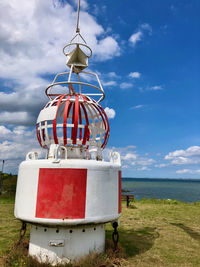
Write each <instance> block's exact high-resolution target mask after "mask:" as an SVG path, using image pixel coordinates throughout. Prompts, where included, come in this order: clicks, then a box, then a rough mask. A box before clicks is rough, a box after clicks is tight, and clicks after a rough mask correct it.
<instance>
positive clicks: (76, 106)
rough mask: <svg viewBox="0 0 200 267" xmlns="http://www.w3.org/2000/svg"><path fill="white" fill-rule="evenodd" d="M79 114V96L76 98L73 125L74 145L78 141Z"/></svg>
mask: <svg viewBox="0 0 200 267" xmlns="http://www.w3.org/2000/svg"><path fill="white" fill-rule="evenodd" d="M78 114H79V96H78V95H76V96H75V104H74V108H73V122H72V123H73V124H74V127H73V129H72V141H73V145H75V144H76V139H77V130H78Z"/></svg>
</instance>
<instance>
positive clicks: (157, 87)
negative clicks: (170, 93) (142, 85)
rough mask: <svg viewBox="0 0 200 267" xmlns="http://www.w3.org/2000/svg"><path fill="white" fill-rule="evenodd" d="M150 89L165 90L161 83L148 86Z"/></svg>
mask: <svg viewBox="0 0 200 267" xmlns="http://www.w3.org/2000/svg"><path fill="white" fill-rule="evenodd" d="M148 90H152V91H159V90H163V87H162V86H161V85H155V86H151V87H148Z"/></svg>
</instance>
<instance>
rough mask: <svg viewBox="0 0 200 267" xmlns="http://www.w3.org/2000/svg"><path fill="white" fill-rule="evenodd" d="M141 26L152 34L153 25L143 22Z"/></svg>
mask: <svg viewBox="0 0 200 267" xmlns="http://www.w3.org/2000/svg"><path fill="white" fill-rule="evenodd" d="M140 28H141V29H143V30H147V31H148V32H149V34H150V35H151V34H152V27H151V26H150V25H149V24H148V23H143V24H142V25H141V26H140Z"/></svg>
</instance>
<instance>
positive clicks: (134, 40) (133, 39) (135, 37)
mask: <svg viewBox="0 0 200 267" xmlns="http://www.w3.org/2000/svg"><path fill="white" fill-rule="evenodd" d="M142 36H143V33H142V32H141V31H138V32H136V33H133V34H132V35H131V37H130V38H129V41H130V43H131V44H132V45H133V46H135V45H136V43H137V42H139V41H141V40H142Z"/></svg>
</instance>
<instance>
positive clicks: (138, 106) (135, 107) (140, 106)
mask: <svg viewBox="0 0 200 267" xmlns="http://www.w3.org/2000/svg"><path fill="white" fill-rule="evenodd" d="M143 107H144V105H137V106H133V107H131V108H130V109H141V108H143Z"/></svg>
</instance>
